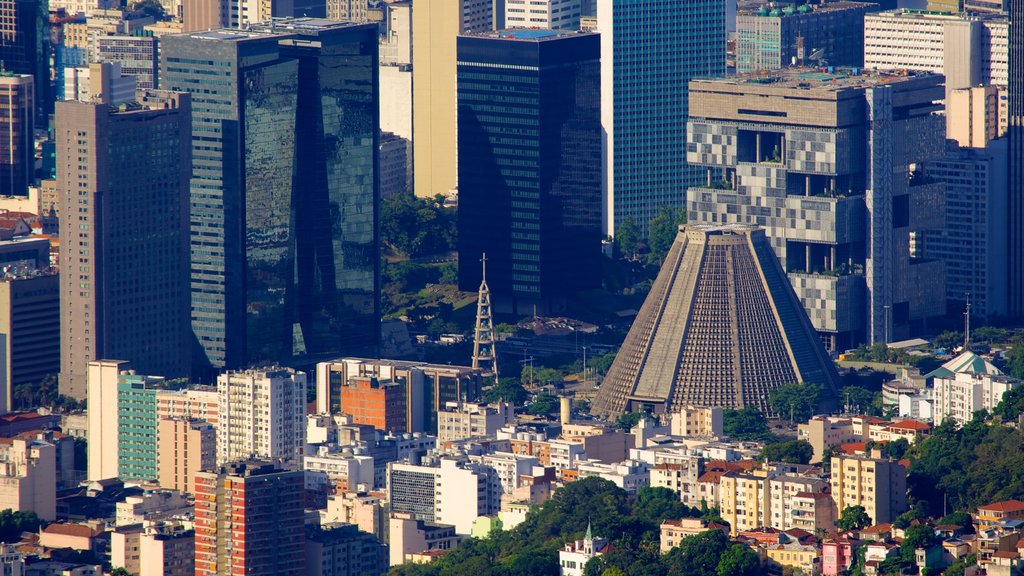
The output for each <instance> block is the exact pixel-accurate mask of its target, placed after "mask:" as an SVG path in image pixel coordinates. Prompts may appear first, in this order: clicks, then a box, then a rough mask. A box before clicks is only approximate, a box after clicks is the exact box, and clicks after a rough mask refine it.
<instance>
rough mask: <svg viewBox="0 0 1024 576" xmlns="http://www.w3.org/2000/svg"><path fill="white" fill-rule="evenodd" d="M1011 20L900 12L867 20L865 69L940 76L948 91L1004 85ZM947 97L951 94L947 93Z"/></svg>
mask: <svg viewBox="0 0 1024 576" xmlns="http://www.w3.org/2000/svg"><path fill="white" fill-rule="evenodd" d="M1008 35H1009V31H1008V23H1007V19H1006V17H1005V16H1003V15H998V14H960V13H959V12H957V13H955V14H954V13H937V12H933V11H923V10H911V9H899V10H890V11H886V12H879V13H875V14H868V15H867V16H865V17H864V67H865V68H866V69H869V70H876V69H877V70H906V69H910V70H919V71H926V72H932V73H935V74H942V75H944V76H945V78H946V89H947V91H948V90H953V89H958V88H969V87H971V86H978V85H989V84H991V85H999V86H1006V83H1007V80H1008V69H1007V45H1008V42H1007V38H1008ZM947 93H948V92H947Z"/></svg>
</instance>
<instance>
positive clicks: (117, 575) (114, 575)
mask: <svg viewBox="0 0 1024 576" xmlns="http://www.w3.org/2000/svg"><path fill="white" fill-rule="evenodd" d="M110 576H132V573H131V572H129V571H128V570H126V569H124V568H114V569H113V570H111V571H110Z"/></svg>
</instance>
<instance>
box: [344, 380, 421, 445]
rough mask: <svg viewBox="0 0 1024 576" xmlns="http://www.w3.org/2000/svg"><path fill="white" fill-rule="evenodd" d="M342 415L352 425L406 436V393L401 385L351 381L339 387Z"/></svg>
mask: <svg viewBox="0 0 1024 576" xmlns="http://www.w3.org/2000/svg"><path fill="white" fill-rule="evenodd" d="M341 412H342V413H343V414H348V415H350V416H352V420H353V424H365V425H368V426H373V427H374V428H376V429H378V430H387V431H388V432H408V431H409V430H408V426H407V425H406V424H407V423H406V419H405V413H406V412H405V390H404V387H403V386H402V385H401V384H398V383H394V382H391V381H389V380H384V381H381V380H378V379H377V378H370V377H356V378H350V379H349V380H348V382H347V383H346V384H345V385H344V386H342V387H341Z"/></svg>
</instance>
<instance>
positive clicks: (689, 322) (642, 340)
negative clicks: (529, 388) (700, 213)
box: [591, 82, 838, 418]
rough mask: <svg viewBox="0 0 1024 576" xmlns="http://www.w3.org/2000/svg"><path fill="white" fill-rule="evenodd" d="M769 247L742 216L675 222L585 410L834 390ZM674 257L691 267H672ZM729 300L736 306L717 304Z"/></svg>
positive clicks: (833, 378) (830, 369) (761, 399)
mask: <svg viewBox="0 0 1024 576" xmlns="http://www.w3.org/2000/svg"><path fill="white" fill-rule="evenodd" d="M694 84H697V82H694ZM691 94H692V92H691ZM722 98H723V100H724V99H725V98H724V97H722ZM697 110H699V109H697ZM691 192H692V190H691ZM733 200H734V201H735V196H734V197H733ZM703 205H704V204H702V206H703ZM723 210H724V208H723ZM709 220H710V218H709ZM771 247H772V244H770V243H769V237H768V235H766V231H765V230H762V229H760V228H757V227H756V226H753V225H751V224H739V225H731V226H730V225H725V224H719V225H697V226H687V227H680V232H679V234H677V235H676V238H675V240H674V241H673V243H672V245H671V247H670V249H669V251H668V254H667V255H666V257H665V262H664V264H663V265H662V268H661V271H660V272H659V273H658V277H657V278H656V279H655V281H654V284H653V285H652V288H651V292H650V293H649V294H648V296H647V298H646V299H645V300H644V304H643V306H642V307H641V308H640V313H639V314H638V315H637V317H636V320H635V321H634V322H633V325H632V326H631V327H630V329H629V333H628V334H627V336H626V340H625V342H624V343H623V346H622V348H621V349H620V351H619V353H618V354H617V355H616V357H615V360H614V361H613V362H612V366H611V368H609V370H608V374H607V375H606V376H605V378H604V381H603V382H602V383H601V387H600V388H599V389H598V391H597V396H596V397H595V398H594V400H593V402H592V404H591V413H592V414H595V415H601V416H605V417H609V418H616V417H617V416H618V415H620V414H623V413H625V412H653V413H656V414H671V413H673V412H676V411H678V410H680V409H681V408H683V407H685V406H688V405H692V404H696V405H699V406H721V407H727V408H736V409H739V408H742V407H745V406H754V407H757V408H758V409H759V410H761V411H763V412H765V413H769V412H771V407H770V406H768V403H767V402H768V395H767V393H766V392H768V391H770V390H773V389H775V388H777V387H779V386H781V385H783V384H785V383H789V382H814V383H820V384H821V385H823V386H824V387H825V389H826V390H832V391H834V390H836V389H837V382H838V374H837V373H836V371H835V367H834V365H833V364H832V361H831V359H829V357H828V355H827V354H826V353H825V349H824V348H823V347H822V345H821V342H820V340H819V339H818V338H817V335H816V334H815V332H814V329H813V328H812V326H811V322H810V321H809V320H808V318H807V314H805V313H804V309H803V307H802V306H801V305H800V302H799V301H798V300H797V299H796V294H794V292H793V288H792V287H791V286H790V285H789V284H788V283H787V282H786V276H785V272H784V269H783V268H782V267H781V266H780V263H779V261H778V260H777V259H776V258H775V256H774V255H773V254H772V250H771ZM718 262H732V263H733V264H732V265H730V266H724V265H723V266H719V265H717V264H716V263H718ZM681 266H685V267H686V269H687V270H692V271H693V273H689V274H678V273H677V271H678V270H679V269H680V267H681ZM766 279H767V280H766ZM754 295H756V296H754ZM683 302H690V303H691V304H690V305H684V304H682V303H683ZM733 304H735V306H736V314H723V313H720V311H721V310H723V306H726V305H728V306H732V305H733ZM761 318H770V319H773V321H771V322H762V321H759V320H757V319H761ZM784 319H785V320H784ZM680 326H688V327H689V328H688V329H687V330H679V327H680ZM755 342H756V343H757V345H752V344H750V345H748V344H747V343H755ZM831 393H833V394H834V392H831Z"/></svg>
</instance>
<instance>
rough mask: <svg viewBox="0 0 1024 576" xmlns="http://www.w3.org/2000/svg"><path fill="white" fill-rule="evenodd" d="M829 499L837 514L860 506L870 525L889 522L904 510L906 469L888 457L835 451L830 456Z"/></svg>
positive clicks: (905, 508) (905, 503)
mask: <svg viewBox="0 0 1024 576" xmlns="http://www.w3.org/2000/svg"><path fill="white" fill-rule="evenodd" d="M831 475H832V482H831V483H832V500H833V501H834V502H835V506H836V512H837V514H842V512H843V510H845V509H846V508H848V507H850V506H863V507H864V511H865V512H866V513H867V515H868V517H869V518H871V523H872V524H882V523H884V522H891V521H893V520H894V519H896V517H897V516H899V515H900V514H902V513H903V512H905V511H906V510H907V469H906V468H905V467H904V466H903V464H900V463H899V462H896V461H894V460H891V459H887V458H881V457H880V455H879V451H878V450H873V451H872V455H871V456H859V455H848V454H838V455H833V456H832V465H831Z"/></svg>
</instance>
